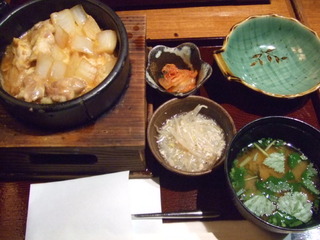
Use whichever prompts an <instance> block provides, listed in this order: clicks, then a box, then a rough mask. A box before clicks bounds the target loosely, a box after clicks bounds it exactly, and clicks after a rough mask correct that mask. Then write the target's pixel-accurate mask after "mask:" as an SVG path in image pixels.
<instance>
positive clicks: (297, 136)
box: [224, 116, 320, 233]
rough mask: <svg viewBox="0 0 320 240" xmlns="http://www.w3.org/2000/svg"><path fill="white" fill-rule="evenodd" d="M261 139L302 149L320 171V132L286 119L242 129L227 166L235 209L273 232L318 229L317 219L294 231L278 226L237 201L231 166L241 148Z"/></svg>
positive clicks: (263, 120) (271, 118) (272, 119)
mask: <svg viewBox="0 0 320 240" xmlns="http://www.w3.org/2000/svg"><path fill="white" fill-rule="evenodd" d="M261 138H273V139H282V140H284V141H286V142H288V143H290V144H292V145H293V146H294V147H295V148H298V149H300V150H301V151H302V152H303V153H304V154H305V155H306V156H307V157H308V158H309V159H310V161H311V162H313V163H314V165H315V167H316V168H317V169H318V170H319V167H320V151H319V146H320V131H319V130H318V129H316V128H315V127H313V126H311V125H309V124H307V123H305V122H303V121H301V120H298V119H295V118H289V117H283V116H269V117H264V118H260V119H257V120H255V121H252V122H250V123H249V124H247V125H246V126H244V127H243V128H242V129H240V130H239V131H238V133H237V134H236V135H235V137H234V138H233V140H232V141H231V144H230V148H229V150H228V153H227V157H226V161H225V165H224V167H225V174H226V178H227V183H228V188H229V190H230V194H231V196H232V199H233V202H234V204H235V206H236V208H237V209H238V210H239V212H240V213H241V214H242V215H243V217H244V218H246V219H247V220H249V221H251V222H253V223H254V224H256V225H257V226H259V227H261V228H263V229H265V230H268V231H272V232H277V233H301V232H304V231H307V230H311V229H314V228H316V227H319V226H320V219H316V220H315V221H314V222H312V223H310V224H304V225H301V226H299V227H295V228H286V227H279V226H275V225H273V224H270V223H268V222H267V221H264V220H263V219H261V218H259V217H257V216H256V215H255V214H253V213H252V212H250V211H249V209H247V208H246V206H245V205H244V204H243V203H242V202H241V201H240V200H239V198H238V197H237V194H236V192H235V190H234V188H233V186H232V183H231V179H230V176H229V173H230V170H231V168H232V163H233V161H234V160H235V159H236V156H237V154H238V153H239V152H240V151H241V149H242V148H244V147H246V146H248V145H249V144H250V143H253V142H255V141H257V140H259V139H261Z"/></svg>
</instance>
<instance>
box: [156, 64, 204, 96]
mask: <svg viewBox="0 0 320 240" xmlns="http://www.w3.org/2000/svg"><path fill="white" fill-rule="evenodd" d="M162 74H163V77H161V78H160V79H159V84H160V85H161V86H162V87H163V88H164V89H166V90H167V91H168V92H171V93H185V92H190V91H192V90H193V89H195V88H196V83H197V76H198V71H197V70H189V69H179V68H177V66H176V65H175V64H172V63H171V64H170V63H168V64H166V65H165V66H164V67H163V68H162Z"/></svg>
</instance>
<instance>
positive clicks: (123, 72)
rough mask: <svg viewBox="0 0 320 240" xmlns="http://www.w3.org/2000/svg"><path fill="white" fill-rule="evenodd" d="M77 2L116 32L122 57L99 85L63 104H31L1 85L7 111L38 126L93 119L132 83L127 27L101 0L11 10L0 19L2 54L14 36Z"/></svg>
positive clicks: (52, 0)
mask: <svg viewBox="0 0 320 240" xmlns="http://www.w3.org/2000/svg"><path fill="white" fill-rule="evenodd" d="M77 4H82V6H83V7H84V9H85V11H86V12H87V13H88V14H89V15H91V16H92V17H93V18H94V19H95V20H96V21H97V23H98V24H99V26H100V27H101V28H102V29H113V30H115V31H116V33H117V37H118V45H117V49H116V51H117V57H118V60H117V62H116V64H115V66H114V68H113V70H112V71H111V72H110V74H109V75H108V76H107V77H106V78H105V79H104V81H102V82H101V83H100V84H99V85H98V86H97V87H96V88H94V89H93V90H91V91H90V92H88V93H86V94H84V95H82V96H80V97H78V98H75V99H72V100H70V101H66V102H63V103H54V104H36V103H28V102H25V101H22V100H19V99H16V98H14V97H13V96H11V95H9V94H8V93H6V92H5V91H4V90H3V89H2V88H1V87H0V100H1V102H2V104H3V106H4V107H5V108H6V109H7V111H8V112H9V113H11V114H12V115H13V116H14V117H16V118H17V119H19V120H21V121H23V122H25V123H28V124H31V125H33V126H35V127H40V128H45V129H49V130H53V129H65V128H71V127H76V126H79V125H82V124H85V123H88V122H90V121H93V120H95V119H96V118H98V117H99V116H100V115H101V114H102V113H104V112H106V111H107V110H108V109H110V108H111V107H112V106H114V105H115V104H116V102H117V100H118V99H119V97H120V96H121V95H122V93H123V92H124V90H125V88H126V86H127V84H128V83H127V82H128V76H129V73H130V63H129V58H128V52H129V50H128V37H127V32H126V29H125V27H124V25H123V23H122V21H121V19H120V18H119V17H118V16H117V14H116V13H115V12H114V11H113V10H112V9H111V8H109V7H108V6H106V5H105V4H103V3H101V2H100V1H98V0H68V1H66V0H33V1H30V2H27V3H25V4H24V5H22V6H20V7H18V8H16V9H13V10H10V11H9V12H8V13H5V16H4V17H3V18H1V20H0V57H2V55H3V53H4V51H5V48H6V46H7V45H9V44H10V43H11V42H12V39H13V37H19V36H21V35H22V34H23V33H24V32H26V31H27V30H29V29H30V28H31V27H32V26H33V25H34V24H36V23H37V22H39V21H42V20H45V19H48V18H49V16H50V14H51V13H52V12H56V11H60V10H63V9H66V8H71V7H73V6H74V5H77Z"/></svg>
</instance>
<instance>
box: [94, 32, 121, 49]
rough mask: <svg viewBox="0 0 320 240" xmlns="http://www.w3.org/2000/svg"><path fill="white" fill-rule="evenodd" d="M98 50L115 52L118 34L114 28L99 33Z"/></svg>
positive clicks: (97, 38)
mask: <svg viewBox="0 0 320 240" xmlns="http://www.w3.org/2000/svg"><path fill="white" fill-rule="evenodd" d="M96 42H97V52H103V51H106V52H107V53H113V51H114V50H115V48H116V46H117V34H116V32H115V31H113V30H104V31H101V32H99V33H98V34H97V36H96Z"/></svg>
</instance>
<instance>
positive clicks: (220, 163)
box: [147, 95, 237, 176]
mask: <svg viewBox="0 0 320 240" xmlns="http://www.w3.org/2000/svg"><path fill="white" fill-rule="evenodd" d="M188 100H190V101H193V100H200V101H203V102H209V103H210V104H212V105H214V106H215V107H216V108H217V109H219V110H220V111H221V112H223V114H224V115H225V116H226V118H228V119H229V123H230V124H231V129H230V131H231V133H232V136H231V139H230V141H229V142H228V143H227V145H226V146H225V148H224V150H223V155H222V156H221V157H220V158H219V159H218V161H217V162H216V163H215V164H213V165H212V166H211V167H210V169H207V170H204V171H195V172H189V171H185V170H180V169H177V168H175V167H173V166H171V165H169V164H168V163H166V160H165V159H164V158H163V157H162V156H161V160H159V159H158V158H157V155H158V153H159V151H158V152H157V150H155V149H154V148H153V147H152V145H151V141H152V140H151V138H155V136H151V134H150V132H151V130H150V129H151V128H153V127H154V126H152V123H153V119H154V117H155V116H157V115H159V114H160V112H161V111H163V109H166V107H167V106H168V105H170V104H174V103H177V104H178V103H179V102H181V101H188ZM199 104H200V103H199ZM176 114H177V113H176ZM172 116H174V115H172ZM166 119H168V118H166ZM163 123H164V122H163ZM163 123H162V124H163ZM236 132H237V130H236V126H235V123H234V120H233V118H232V117H231V115H230V114H229V112H228V111H227V110H226V109H225V108H224V107H223V106H221V105H220V104H219V103H217V102H215V101H214V100H212V99H209V98H207V97H203V96H199V95H190V96H187V97H185V98H178V97H176V98H172V99H170V100H168V101H166V102H164V103H163V104H161V105H160V106H159V107H158V108H157V109H156V110H155V111H154V113H153V114H152V116H151V118H150V120H149V122H148V126H147V141H148V146H149V149H150V150H151V152H152V154H153V156H154V158H155V159H156V160H157V162H159V163H160V164H161V165H162V166H163V167H164V168H165V169H167V170H169V171H170V172H173V173H175V174H179V175H182V176H202V175H207V174H209V173H211V172H213V171H214V169H216V168H218V167H220V166H223V164H224V162H225V160H226V157H227V153H228V149H229V146H230V144H231V141H232V139H233V137H234V136H235V135H236ZM153 140H154V139H153ZM159 154H160V153H159Z"/></svg>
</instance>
